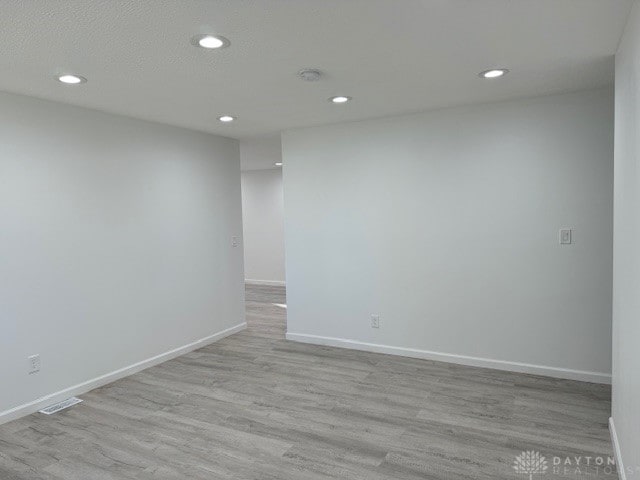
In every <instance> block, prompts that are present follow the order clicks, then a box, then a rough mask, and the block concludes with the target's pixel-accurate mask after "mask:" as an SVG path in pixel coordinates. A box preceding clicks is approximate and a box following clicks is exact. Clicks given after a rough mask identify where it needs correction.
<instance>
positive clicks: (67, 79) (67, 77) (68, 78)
mask: <svg viewBox="0 0 640 480" xmlns="http://www.w3.org/2000/svg"><path fill="white" fill-rule="evenodd" d="M56 78H57V79H58V81H59V82H62V83H66V84H67V85H78V84H80V83H86V82H87V79H86V78H84V77H81V76H80V75H72V74H70V73H66V74H64V75H59V76H57V77H56Z"/></svg>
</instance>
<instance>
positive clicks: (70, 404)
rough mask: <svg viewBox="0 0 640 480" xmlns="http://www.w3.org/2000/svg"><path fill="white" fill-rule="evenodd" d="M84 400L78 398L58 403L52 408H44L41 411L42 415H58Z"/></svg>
mask: <svg viewBox="0 0 640 480" xmlns="http://www.w3.org/2000/svg"><path fill="white" fill-rule="evenodd" d="M81 402H82V400H80V399H79V398H76V397H71V398H67V399H66V400H63V401H62V402H60V403H56V404H55V405H51V406H50V407H47V408H43V409H42V410H40V413H44V414H45V415H53V414H54V413H58V412H59V411H60V410H64V409H66V408H69V407H73V406H74V405H77V404H79V403H81Z"/></svg>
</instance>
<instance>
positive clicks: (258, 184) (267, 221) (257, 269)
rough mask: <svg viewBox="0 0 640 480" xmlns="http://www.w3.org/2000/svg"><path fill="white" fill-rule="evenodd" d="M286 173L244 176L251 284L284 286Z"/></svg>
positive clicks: (247, 269) (253, 172) (262, 172)
mask: <svg viewBox="0 0 640 480" xmlns="http://www.w3.org/2000/svg"><path fill="white" fill-rule="evenodd" d="M283 216H284V206H283V198H282V169H280V168H272V169H268V170H248V171H243V172H242V224H243V229H244V273H245V279H247V280H248V281H256V280H257V281H261V282H269V283H278V282H279V283H284V281H285V273H284V223H283V222H284V219H283Z"/></svg>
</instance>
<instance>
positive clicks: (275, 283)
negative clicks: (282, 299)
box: [244, 278, 286, 287]
mask: <svg viewBox="0 0 640 480" xmlns="http://www.w3.org/2000/svg"><path fill="white" fill-rule="evenodd" d="M244 283H246V284H247V285H270V286H272V287H284V286H285V285H286V282H285V281H283V280H255V279H253V278H247V279H245V281H244Z"/></svg>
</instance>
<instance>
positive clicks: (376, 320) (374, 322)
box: [371, 315, 380, 328]
mask: <svg viewBox="0 0 640 480" xmlns="http://www.w3.org/2000/svg"><path fill="white" fill-rule="evenodd" d="M371 328H380V315H371Z"/></svg>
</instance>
